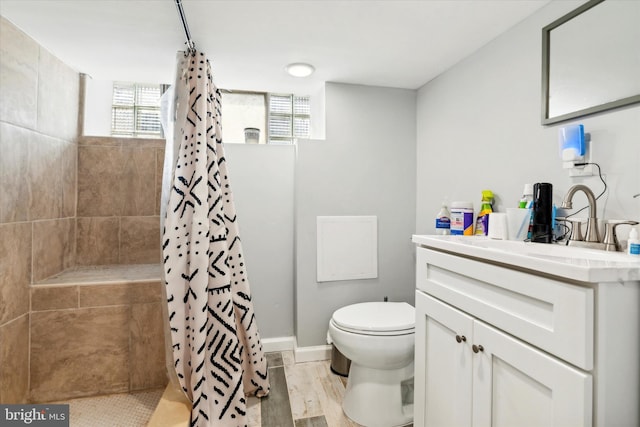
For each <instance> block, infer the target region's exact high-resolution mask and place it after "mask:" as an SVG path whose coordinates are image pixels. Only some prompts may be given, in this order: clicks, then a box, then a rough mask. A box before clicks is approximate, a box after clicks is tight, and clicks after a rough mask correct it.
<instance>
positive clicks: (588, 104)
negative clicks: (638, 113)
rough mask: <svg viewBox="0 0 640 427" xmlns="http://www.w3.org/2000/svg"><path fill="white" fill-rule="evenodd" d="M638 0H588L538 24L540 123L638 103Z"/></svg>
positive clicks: (639, 90) (553, 121)
mask: <svg viewBox="0 0 640 427" xmlns="http://www.w3.org/2000/svg"><path fill="white" fill-rule="evenodd" d="M638 22H640V1H635V0H634V1H628V0H591V1H588V2H586V3H585V4H583V5H582V6H580V7H579V8H577V9H576V10H574V11H572V12H570V13H568V14H566V15H565V16H563V17H561V18H559V19H557V20H556V21H554V22H552V23H551V24H549V25H547V26H546V27H544V28H543V29H542V124H552V123H557V122H561V121H564V120H569V119H573V118H576V117H581V116H586V115H588V114H593V113H597V112H601V111H605V110H610V109H613V108H619V107H622V106H625V105H629V104H634V103H637V102H640V25H639V24H638Z"/></svg>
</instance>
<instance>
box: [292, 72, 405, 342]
mask: <svg viewBox="0 0 640 427" xmlns="http://www.w3.org/2000/svg"><path fill="white" fill-rule="evenodd" d="M415 100H416V92H415V91H412V90H400V89H390V88H381V87H367V86H356V85H347V84H339V83H327V85H326V87H325V102H326V140H325V141H300V142H299V143H298V158H297V162H296V192H295V197H296V272H295V276H296V293H295V306H296V307H295V310H296V311H295V319H296V337H297V341H298V346H300V347H306V346H315V345H322V344H325V343H326V332H327V328H328V324H329V319H330V318H331V314H332V313H333V311H335V310H336V309H337V308H339V307H342V306H344V305H347V304H351V303H357V302H364V301H382V299H383V298H384V297H385V296H388V297H389V300H391V301H407V302H410V303H413V289H414V286H415V284H414V280H415V274H414V270H415V266H414V259H413V255H412V254H413V245H412V244H411V240H410V239H411V234H412V233H413V232H414V224H415V183H416V175H415V160H414V158H415V150H416V147H415V141H416V136H415V129H416V124H415ZM323 215H328V216H331V215H375V216H377V217H378V278H376V279H363V280H347V281H339V282H323V283H318V282H317V281H316V217H317V216H323Z"/></svg>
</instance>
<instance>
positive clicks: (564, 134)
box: [558, 125, 586, 169]
mask: <svg viewBox="0 0 640 427" xmlns="http://www.w3.org/2000/svg"><path fill="white" fill-rule="evenodd" d="M558 145H559V147H560V158H561V159H562V167H563V168H565V169H571V168H573V167H574V165H575V164H576V163H583V162H584V156H585V152H586V149H585V141H584V126H583V125H571V126H565V127H563V128H560V130H559V132H558Z"/></svg>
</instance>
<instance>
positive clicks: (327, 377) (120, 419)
mask: <svg viewBox="0 0 640 427" xmlns="http://www.w3.org/2000/svg"><path fill="white" fill-rule="evenodd" d="M266 356H267V363H268V367H269V380H270V383H271V392H270V393H269V396H268V397H266V398H263V399H258V398H255V397H251V398H249V399H248V404H247V415H248V423H249V427H357V426H359V424H357V423H354V422H353V421H351V420H349V419H348V418H347V417H346V416H345V415H344V413H343V412H342V406H341V403H342V397H343V396H344V391H345V386H346V378H344V377H341V376H338V375H336V374H334V373H333V372H331V369H330V366H329V365H330V362H329V361H328V360H323V361H317V362H304V363H295V361H294V357H293V352H291V351H283V352H274V353H267V354H266ZM163 391H164V390H163V389H159V390H152V391H146V392H140V393H130V394H116V395H110V396H100V397H92V398H82V399H73V400H70V401H67V402H60V403H69V409H70V416H69V418H70V426H71V427H88V426H91V427H114V426H117V427H139V426H145V425H147V423H148V421H149V419H150V417H151V415H152V413H153V411H154V409H155V407H156V405H157V404H158V401H159V400H160V397H161V395H162V393H163ZM184 425H187V423H185V424H184ZM407 427H412V424H409V425H408V426H407Z"/></svg>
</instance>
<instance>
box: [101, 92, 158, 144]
mask: <svg viewBox="0 0 640 427" xmlns="http://www.w3.org/2000/svg"><path fill="white" fill-rule="evenodd" d="M160 95H161V89H160V85H152V84H141V83H120V82H116V83H114V85H113V106H112V109H111V134H112V135H114V136H131V137H143V138H144V137H147V138H158V137H162V125H161V124H160Z"/></svg>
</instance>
